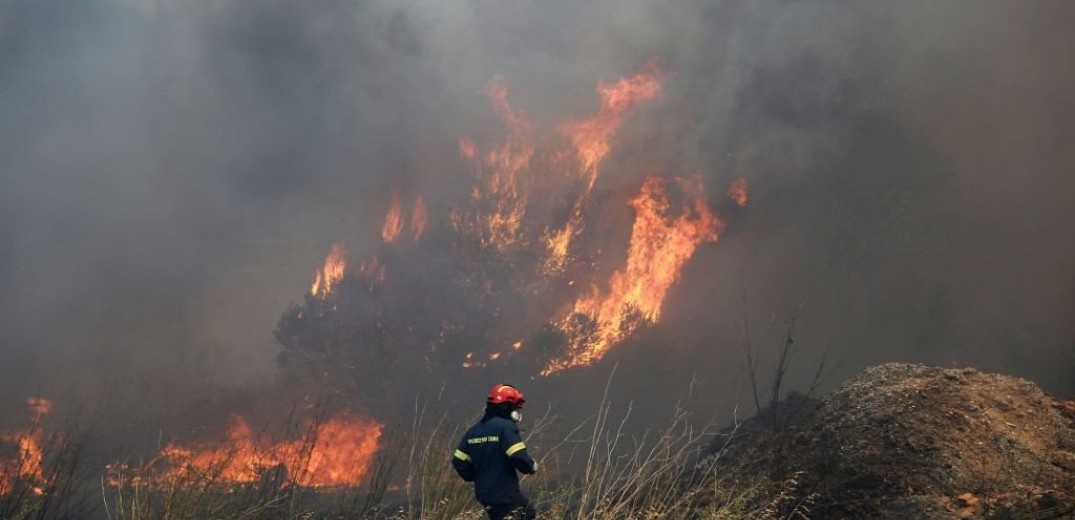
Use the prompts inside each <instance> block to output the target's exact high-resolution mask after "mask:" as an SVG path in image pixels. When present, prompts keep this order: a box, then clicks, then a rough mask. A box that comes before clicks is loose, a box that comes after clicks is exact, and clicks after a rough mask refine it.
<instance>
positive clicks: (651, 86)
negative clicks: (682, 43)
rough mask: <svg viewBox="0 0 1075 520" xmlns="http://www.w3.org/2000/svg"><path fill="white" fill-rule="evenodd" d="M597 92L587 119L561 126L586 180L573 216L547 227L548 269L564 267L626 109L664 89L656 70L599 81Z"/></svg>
mask: <svg viewBox="0 0 1075 520" xmlns="http://www.w3.org/2000/svg"><path fill="white" fill-rule="evenodd" d="M597 92H598V94H599V95H600V97H601V108H600V109H599V110H598V111H597V114H596V115H594V116H593V117H590V118H588V119H583V120H580V121H572V122H569V123H567V124H564V125H562V126H561V127H560V131H561V132H562V133H563V134H564V135H566V136H567V137H568V138H569V139H570V140H571V143H572V144H573V145H574V148H575V156H576V159H577V161H578V163H579V171H578V174H579V176H580V177H581V178H582V179H583V180H584V181H585V186H584V187H583V189H582V191H581V193H579V195H578V198H577V199H576V200H575V206H574V209H573V211H572V213H571V218H570V220H569V221H568V222H567V224H566V225H565V226H564V227H563V229H560V230H559V231H546V233H545V236H544V237H543V241H544V242H545V247H546V250H547V253H548V254H547V257H546V261H545V271H546V273H549V274H551V273H553V272H557V271H559V270H561V269H562V268H563V265H564V262H565V261H566V260H567V255H568V252H569V250H570V247H571V240H572V239H573V238H574V236H575V234H576V233H577V232H578V230H579V229H580V228H581V227H582V205H583V203H584V202H585V201H586V198H587V197H588V196H589V194H590V192H591V191H592V190H593V187H594V184H595V183H596V182H597V176H598V173H599V166H600V165H601V162H602V161H603V160H604V158H605V156H606V155H608V153H609V151H610V150H611V149H612V144H611V141H612V136H613V135H614V134H615V133H616V130H618V129H619V127H620V126H621V125H622V124H623V121H624V119H625V118H626V116H627V113H628V112H630V110H631V109H632V108H634V106H635V105H637V104H638V103H639V102H641V101H645V100H648V99H653V98H655V97H657V96H658V95H659V94H660V93H661V78H660V76H659V74H658V72H657V71H656V70H653V71H651V72H639V73H638V74H635V75H634V76H631V77H629V78H621V79H620V80H619V81H618V82H616V83H611V84H604V83H602V84H600V85H598V88H597Z"/></svg>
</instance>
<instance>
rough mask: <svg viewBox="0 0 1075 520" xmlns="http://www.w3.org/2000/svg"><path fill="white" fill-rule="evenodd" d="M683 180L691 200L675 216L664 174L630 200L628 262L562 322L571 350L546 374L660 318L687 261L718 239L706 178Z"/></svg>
mask: <svg viewBox="0 0 1075 520" xmlns="http://www.w3.org/2000/svg"><path fill="white" fill-rule="evenodd" d="M681 186H682V187H683V189H684V191H685V192H686V198H687V199H688V200H687V201H686V202H685V203H684V204H683V207H682V208H681V209H680V212H679V214H678V215H675V216H673V215H670V214H669V209H670V208H671V202H670V201H669V199H668V194H667V192H666V190H665V188H664V183H663V182H662V181H661V179H660V178H657V177H650V178H649V179H647V180H646V182H645V184H643V185H642V192H641V193H639V194H638V196H636V197H635V198H634V199H632V200H631V206H632V207H633V208H634V210H635V223H634V227H633V228H632V230H631V242H630V246H629V249H628V252H627V265H626V266H625V267H624V268H623V269H622V270H619V271H616V272H615V273H613V275H612V278H611V280H609V283H608V287H607V289H605V290H600V289H598V288H596V287H595V288H593V290H592V292H591V294H590V295H588V296H584V297H582V298H579V299H578V301H576V302H575V307H574V309H573V310H572V312H571V313H570V314H569V315H568V316H566V317H564V318H563V319H562V320H561V321H560V322H559V327H560V329H561V330H562V331H563V332H564V334H565V335H566V336H567V338H568V350H567V354H566V355H565V356H563V357H561V358H559V359H555V360H553V361H552V362H550V363H549V365H548V366H547V367H546V368H545V370H544V371H543V372H542V374H543V375H548V374H551V373H554V372H557V371H559V370H563V369H565V368H570V367H573V366H579V365H589V364H591V363H593V362H594V361H597V360H599V359H601V358H602V357H603V356H604V355H605V353H606V352H607V351H608V349H609V348H611V347H612V346H613V345H615V344H617V343H619V342H621V341H623V340H624V339H625V338H627V337H629V336H630V335H631V334H632V333H633V332H634V331H635V330H636V329H637V328H638V327H639V326H641V325H642V324H645V323H656V322H657V321H658V320H660V318H661V305H662V303H663V302H664V298H665V295H666V294H667V292H668V289H669V288H670V287H671V286H672V284H674V283H675V282H676V281H677V280H678V279H679V273H680V270H681V269H682V267H683V265H684V264H685V263H686V262H687V260H690V258H691V256H693V255H694V252H695V250H696V249H697V248H698V246H699V245H701V244H703V243H705V242H715V241H716V240H717V238H718V237H719V236H720V232H721V231H722V230H723V229H724V222H723V221H721V220H720V219H719V218H718V217H717V216H716V215H714V214H713V213H712V212H711V211H710V209H709V206H708V205H706V203H705V200H704V198H703V197H702V187H701V180H700V179H699V178H697V177H696V178H694V179H693V180H691V181H682V182H681Z"/></svg>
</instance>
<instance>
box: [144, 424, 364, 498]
mask: <svg viewBox="0 0 1075 520" xmlns="http://www.w3.org/2000/svg"><path fill="white" fill-rule="evenodd" d="M383 428H384V425H383V424H381V423H379V422H377V421H375V420H372V419H369V418H365V417H359V416H355V415H349V414H343V415H339V416H336V417H333V418H331V419H328V420H326V421H325V422H323V423H320V424H309V423H308V424H307V428H306V431H307V435H305V436H304V437H303V438H299V439H292V440H283V441H279V442H259V439H258V438H256V437H255V435H254V434H253V432H252V430H251V428H250V425H249V423H247V421H246V420H245V419H243V418H242V417H240V416H238V415H236V416H233V417H232V424H231V426H230V427H229V429H228V433H227V438H226V441H225V442H224V443H222V444H219V445H216V446H210V447H201V448H194V447H189V446H182V445H179V444H175V443H172V444H168V445H167V446H165V447H164V449H163V450H161V452H160V460H161V461H163V462H165V463H166V464H165V465H166V466H167V467H168V471H167V472H166V474H165V475H164V478H165V479H168V480H171V481H173V482H175V481H183V480H186V479H189V478H191V477H192V476H194V475H215V476H216V479H217V481H218V482H219V483H220V484H243V483H250V482H256V481H259V480H260V479H262V478H263V476H264V475H265V473H266V471H269V470H272V469H274V468H281V469H283V470H284V471H286V476H287V478H288V480H289V481H290V482H294V483H295V484H297V485H300V486H304V487H341V486H357V485H359V484H361V483H362V479H363V477H364V476H365V475H366V472H367V471H368V469H369V467H370V464H371V463H372V462H373V457H374V455H375V454H376V452H377V448H378V441H379V440H380V437H381V432H382V430H383Z"/></svg>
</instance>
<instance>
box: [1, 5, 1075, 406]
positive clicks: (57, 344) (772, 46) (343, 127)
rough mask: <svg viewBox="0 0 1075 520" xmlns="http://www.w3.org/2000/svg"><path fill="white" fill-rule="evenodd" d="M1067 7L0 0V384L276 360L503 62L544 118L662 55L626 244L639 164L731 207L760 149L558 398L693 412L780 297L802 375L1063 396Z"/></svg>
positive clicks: (220, 371)
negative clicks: (715, 216)
mask: <svg viewBox="0 0 1075 520" xmlns="http://www.w3.org/2000/svg"><path fill="white" fill-rule="evenodd" d="M1072 9H1073V8H1072V7H1068V6H1064V5H1046V4H1033V5H1031V4H1022V5H1011V4H1006V3H1002V2H995V3H992V2H986V3H981V2H974V3H973V4H972V3H970V2H965V3H964V2H956V3H951V2H949V3H943V4H936V3H933V2H927V1H921V2H917V1H915V2H901V3H899V4H896V5H863V4H859V3H853V2H848V3H838V4H833V3H824V2H810V1H798V2H796V1H775V0H773V1H749V2H748V1H731V0H729V1H722V2H702V1H696V0H677V1H675V2H646V1H642V0H633V1H629V2H611V1H592V2H577V1H567V0H554V1H543V2H532V1H521V0H472V1H469V2H444V1H439V0H425V1H420V0H413V1H406V2H398V1H386V0H385V1H376V0H367V1H343V0H338V1H337V0H325V1H318V2H290V1H284V0H251V1H246V2H210V1H193V2H190V1H183V2H180V1H168V0H157V1H153V0H90V1H85V2H78V3H77V4H73V3H70V2H61V1H40V0H34V1H29V0H6V1H3V2H0V172H2V173H3V181H2V189H0V240H2V243H3V244H4V247H3V248H2V249H0V331H2V333H0V353H2V356H3V359H4V360H5V362H4V363H3V364H0V388H2V389H3V395H4V397H5V399H4V401H5V402H4V403H3V407H4V408H5V409H6V410H18V409H19V408H20V407H21V402H22V399H23V398H24V397H25V396H27V395H32V394H35V393H49V394H65V393H66V394H70V395H81V396H83V397H85V396H87V395H112V394H122V395H123V396H124V398H125V399H130V400H135V401H137V402H139V403H141V405H140V406H141V408H140V409H144V410H146V411H150V410H151V411H152V412H153V413H161V414H166V413H169V411H175V410H181V409H184V408H185V407H187V406H189V405H190V404H191V403H193V402H196V401H198V400H201V399H215V398H219V397H220V396H222V395H228V393H229V392H232V391H234V390H235V389H236V388H241V387H249V386H252V385H253V386H257V385H270V384H272V381H274V378H275V376H276V372H277V371H278V364H277V361H276V360H277V355H278V353H279V350H280V347H279V346H278V345H276V344H274V341H273V337H272V332H273V330H274V327H275V326H276V324H277V320H278V318H279V317H280V315H281V313H282V312H284V311H285V310H286V309H287V308H288V306H289V304H291V303H293V302H299V301H300V300H301V298H302V295H303V294H304V293H305V292H306V291H308V287H309V284H310V282H311V280H312V278H313V275H314V272H315V271H316V269H317V268H318V267H319V266H320V265H321V262H322V261H323V259H324V256H325V254H327V252H328V251H329V248H330V246H331V244H332V243H334V242H337V241H345V242H346V243H347V244H348V247H349V249H350V251H351V252H352V253H354V254H355V255H356V256H357V257H372V256H375V255H376V254H377V253H378V248H379V244H380V232H381V224H382V220H381V219H382V217H383V215H384V213H385V211H386V210H387V209H388V207H389V202H390V200H391V196H392V193H393V191H394V190H395V191H396V192H398V193H400V194H401V195H402V198H403V200H405V201H412V200H414V197H415V196H416V195H422V196H423V197H424V199H425V201H426V203H427V204H428V207H429V218H430V221H431V225H433V224H435V223H436V222H437V221H439V222H440V224H441V225H443V223H444V222H445V221H446V220H447V218H448V213H449V211H450V210H451V207H452V204H453V202H454V201H457V200H460V198H461V197H466V194H467V193H468V189H469V186H468V185H467V180H466V175H465V169H464V168H463V166H461V162H460V160H459V157H458V148H457V147H458V139H459V137H460V136H462V135H469V136H474V137H475V138H478V139H482V138H495V137H496V136H497V134H498V133H499V132H502V131H503V130H502V126H501V125H500V123H499V121H498V120H497V118H496V115H495V113H494V112H493V111H492V110H491V109H490V108H489V104H488V99H487V98H486V97H485V96H484V95H483V94H482V92H483V89H484V88H485V87H486V86H487V85H488V84H489V81H490V80H491V79H492V78H493V77H497V76H499V77H501V78H503V81H504V82H505V84H507V85H508V86H509V88H510V100H511V103H512V105H513V106H514V107H517V108H518V109H520V110H522V111H525V113H526V114H527V115H528V116H529V117H530V118H531V119H532V120H533V122H534V126H535V127H536V128H541V129H546V131H551V129H555V128H556V125H557V124H559V123H560V122H562V121H564V120H566V119H569V118H571V117H577V116H579V115H585V114H589V113H592V112H593V111H594V110H595V107H596V106H597V102H598V101H597V97H596V94H595V90H594V89H595V86H596V85H597V84H598V82H601V81H604V82H609V81H615V80H616V79H617V78H619V77H621V76H624V75H626V74H630V73H631V72H633V71H637V70H639V69H640V68H642V67H645V66H646V65H647V64H648V63H656V64H658V66H659V67H660V69H661V70H662V71H663V73H664V74H665V75H666V78H667V81H666V84H665V87H664V94H663V96H662V98H661V99H660V100H657V101H655V102H654V103H652V104H650V105H648V106H646V107H643V108H641V109H639V110H638V111H637V112H635V113H633V114H632V115H631V116H630V119H629V120H628V121H627V123H626V125H625V126H624V128H623V131H622V132H621V133H620V134H618V135H617V136H616V139H615V144H614V147H613V151H612V154H611V156H610V157H609V159H608V161H607V163H606V165H605V166H604V167H603V168H602V170H603V171H602V176H601V179H600V181H599V183H598V185H597V187H596V188H595V190H596V191H595V196H594V205H595V207H596V208H599V209H600V212H601V213H602V214H606V215H611V216H607V217H605V220H604V221H606V222H608V223H616V224H619V227H616V228H615V229H611V228H612V226H610V229H611V230H610V231H609V232H610V233H611V234H612V235H613V238H611V239H609V240H611V241H613V242H615V241H616V238H615V237H616V236H619V237H620V238H619V239H620V240H622V239H623V233H626V232H627V230H628V229H629V225H628V224H623V223H622V222H620V221H621V220H626V221H628V222H629V219H630V217H631V214H630V210H629V207H627V206H626V205H625V204H624V201H625V197H626V196H628V194H631V193H634V192H636V191H637V189H638V187H639V186H640V184H641V181H642V179H643V177H645V176H647V175H653V174H659V175H662V176H688V175H691V174H695V173H698V174H699V175H701V176H702V177H703V180H704V183H705V185H706V189H707V191H708V193H709V194H710V199H711V201H713V203H714V204H717V203H718V200H719V199H721V197H722V194H723V190H725V189H726V187H727V186H728V184H729V183H730V182H731V181H732V180H733V179H736V178H739V177H743V178H746V179H747V180H748V181H749V183H750V186H751V201H750V204H749V205H748V207H747V208H744V209H741V210H739V209H728V210H727V211H726V213H727V214H726V215H725V216H726V217H727V218H728V220H729V222H728V229H727V232H726V233H725V235H724V236H723V237H722V239H721V241H720V242H719V243H717V244H710V245H706V246H703V247H702V248H701V249H700V250H699V251H698V253H697V255H696V256H695V257H694V258H693V259H692V260H691V262H689V263H688V264H687V266H686V268H685V270H684V272H683V273H682V279H681V283H680V284H678V285H677V286H676V287H674V288H673V289H672V292H671V294H670V295H669V297H668V300H667V301H666V308H665V310H664V312H663V318H662V321H661V323H659V324H657V325H655V326H654V327H652V328H650V329H648V330H646V331H644V332H643V333H642V334H640V335H639V336H638V337H637V338H635V339H633V340H631V341H630V342H628V344H626V345H624V346H623V347H622V348H620V349H617V350H616V352H615V353H614V355H611V356H610V357H609V359H607V360H605V361H603V362H602V365H601V366H600V367H598V368H597V369H580V370H579V371H578V372H576V373H572V374H570V375H566V376H564V377H562V378H560V379H557V380H555V381H552V382H550V381H548V380H540V379H539V380H535V381H534V382H533V383H532V384H534V385H536V386H537V387H538V388H541V390H542V392H544V393H545V395H546V398H547V400H549V401H553V400H560V401H566V400H570V398H569V397H567V396H569V395H575V394H573V393H572V392H573V391H575V390H578V389H580V388H587V389H593V388H597V387H599V386H600V385H601V384H603V383H604V381H605V377H606V375H607V372H608V370H609V367H611V366H612V365H613V364H615V363H616V362H620V363H622V364H623V367H622V368H621V369H620V370H621V372H620V373H619V374H618V375H617V379H616V381H617V383H616V384H617V386H618V387H620V388H618V389H617V390H618V391H620V392H622V394H621V395H625V396H627V397H628V398H634V399H639V400H647V399H649V400H652V401H653V402H654V406H666V404H664V403H665V402H666V401H668V400H669V399H670V398H672V397H673V396H674V395H675V394H676V393H677V392H681V391H683V390H684V389H685V388H686V386H687V383H686V382H687V381H689V380H690V379H691V377H694V378H696V380H697V381H698V384H699V385H702V386H703V387H705V388H707V389H708V392H709V393H708V395H710V396H712V397H711V398H709V399H708V401H706V402H704V403H703V404H704V406H707V407H714V408H719V407H729V406H730V405H731V404H733V403H734V402H736V401H737V400H741V399H742V398H743V396H744V395H745V394H742V393H741V392H742V391H743V386H742V380H741V379H737V378H739V377H741V374H742V370H741V369H742V366H743V356H742V351H741V348H740V338H741V336H742V332H743V323H744V321H746V322H749V324H750V328H749V332H750V334H751V337H752V340H753V343H754V344H755V345H756V346H757V348H759V349H767V348H770V347H769V346H773V347H774V348H775V346H776V345H778V344H779V342H780V341H781V335H782V333H783V331H782V328H783V326H782V323H783V322H784V321H785V320H786V319H788V318H789V317H790V316H792V315H793V314H794V315H796V316H797V317H798V320H797V324H798V325H797V329H796V337H797V339H798V341H799V342H800V343H801V344H803V345H804V352H805V354H803V356H804V357H803V358H801V359H800V360H798V363H800V364H801V366H802V367H805V368H804V369H803V370H801V371H800V372H802V373H801V374H798V373H797V374H795V375H793V380H794V383H795V385H797V386H799V387H802V386H805V385H807V384H808V383H809V379H810V375H811V374H812V365H813V363H814V362H816V361H817V359H818V357H820V356H821V354H822V353H823V352H826V351H827V352H828V356H829V360H830V363H840V368H839V369H838V370H837V372H836V374H835V375H834V378H835V380H838V379H839V378H841V377H843V376H844V375H846V374H849V373H852V372H855V371H857V370H859V369H861V368H862V367H864V366H866V365H868V364H873V363H878V362H881V361H887V360H897V359H898V360H909V361H923V362H929V363H937V364H949V363H954V364H973V365H978V366H981V367H983V368H986V369H994V370H1004V371H1006V372H1014V373H1016V374H1018V375H1023V376H1026V377H1030V378H1033V379H1035V380H1037V381H1039V382H1041V383H1043V384H1045V385H1046V386H1047V387H1048V388H1049V389H1051V390H1053V391H1055V392H1071V391H1075V387H1072V383H1071V378H1070V373H1071V369H1072V368H1073V363H1075V359H1073V358H1075V325H1073V323H1075V322H1073V321H1072V320H1071V316H1072V313H1073V311H1075V268H1073V267H1072V266H1073V265H1075V244H1073V241H1072V239H1071V238H1070V237H1071V233H1070V231H1069V230H1068V229H1067V228H1068V227H1069V226H1070V224H1071V223H1072V222H1075V186H1073V185H1072V184H1073V181H1072V177H1071V176H1070V175H1069V173H1070V172H1071V171H1072V167H1073V166H1075V153H1072V151H1071V150H1070V146H1069V143H1070V142H1071V139H1072V137H1075V135H1073V132H1075V127H1073V123H1072V121H1073V120H1075V119H1073V117H1072V116H1075V98H1073V97H1072V95H1071V92H1072V87H1073V86H1075V65H1073V64H1072V63H1071V60H1070V59H1069V58H1068V57H1069V56H1070V55H1071V51H1072V50H1073V48H1075V45H1073V44H1075V42H1073V38H1075V37H1073V36H1072V35H1071V33H1070V31H1068V30H1067V27H1066V26H1065V25H1064V23H1063V22H1064V20H1070V19H1071V18H1070V15H1071V14H1072V13H1071V11H1072ZM408 203H409V202H408ZM617 233H618V234H619V235H616V234H617ZM443 247H445V248H450V247H451V246H450V245H444V246H443ZM620 247H624V246H623V245H622V243H621V245H620ZM609 254H612V253H609ZM437 266H440V267H437ZM446 268H447V267H445V266H444V265H443V264H437V263H431V264H430V266H429V269H430V277H431V278H434V279H435V278H436V276H437V275H438V274H440V273H439V272H436V270H437V269H446ZM615 268H616V266H615V265H612V266H605V267H603V269H606V270H611V269H615ZM744 295H745V296H746V297H745V299H744ZM401 297H405V295H404V296H401ZM744 301H745V303H744ZM550 318H552V317H551V316H550ZM478 338H479V339H478V340H479V341H480V336H479V337H478ZM532 375H534V374H527V373H518V374H512V376H513V377H516V381H522V379H518V378H519V377H522V378H526V377H529V376H532ZM497 376H498V374H486V375H483V376H482V377H488V378H491V379H499V377H497ZM429 377H431V378H433V379H438V378H443V377H445V376H444V375H436V374H434V375H432V376H429ZM640 381H647V383H646V384H640V383H639V382H640ZM652 381H680V382H682V383H668V388H667V389H666V390H667V393H665V392H659V391H656V390H655V388H656V389H660V388H662V384H656V385H654V384H651V382H652ZM440 382H441V381H440V380H437V381H435V382H434V383H433V384H434V385H436V384H438V383H440ZM489 382H492V380H490V381H489ZM484 384H485V382H484V381H482V382H481V383H480V384H478V383H474V384H473V385H472V386H473V387H474V388H477V387H478V386H482V385H484ZM520 384H522V383H521V382H520ZM676 384H679V385H680V386H678V387H677V386H676ZM672 387H675V388H672ZM470 389H471V388H469V387H468V388H467V390H470ZM453 397H458V398H460V399H465V398H466V395H463V394H462V392H460V394H458V395H455V396H453ZM5 415H10V414H5Z"/></svg>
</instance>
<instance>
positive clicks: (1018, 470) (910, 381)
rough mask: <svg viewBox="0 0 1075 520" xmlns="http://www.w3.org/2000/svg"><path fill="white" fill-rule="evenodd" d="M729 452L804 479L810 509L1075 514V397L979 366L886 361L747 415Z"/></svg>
mask: <svg viewBox="0 0 1075 520" xmlns="http://www.w3.org/2000/svg"><path fill="white" fill-rule="evenodd" d="M736 437H737V439H735V440H733V442H732V443H731V444H730V446H729V447H728V449H727V451H726V452H725V453H724V455H723V456H722V457H721V459H723V461H724V462H723V463H725V464H735V465H742V467H746V468H749V469H750V470H753V471H757V472H762V473H765V474H766V475H767V476H769V477H772V478H773V479H774V480H787V479H791V480H793V481H794V482H796V485H795V490H794V493H796V494H797V495H798V497H797V498H798V501H796V502H795V503H799V504H802V505H803V506H804V509H803V511H805V510H809V513H806V514H805V515H804V516H809V517H811V518H937V519H948V518H1070V517H1073V513H1072V510H1073V508H1075V401H1060V400H1058V399H1056V398H1054V397H1052V396H1049V395H1048V394H1046V393H1045V392H1043V391H1042V390H1041V389H1040V388H1038V387H1037V386H1036V385H1034V384H1033V383H1031V382H1029V381H1026V380H1023V379H1018V378H1014V377H1009V376H1004V375H998V374H987V373H982V372H979V371H977V370H974V369H941V368H934V367H927V366H922V365H910V364H898V363H892V364H886V365H882V366H878V367H874V368H870V369H868V370H866V371H865V372H864V373H862V374H860V375H859V376H857V377H855V378H854V379H852V380H850V381H848V382H847V383H845V384H844V385H843V386H841V387H840V388H839V389H837V390H836V391H834V392H833V393H832V394H830V395H829V396H827V397H825V398H824V399H822V400H820V401H812V400H808V399H804V398H801V397H800V398H793V399H790V400H789V401H786V402H784V403H782V404H781V405H779V406H777V407H776V410H767V411H766V412H765V413H762V414H759V416H758V417H757V418H755V419H752V420H751V421H748V422H747V423H746V424H744V425H743V426H742V427H741V428H740V429H739V431H738V432H737V434H736Z"/></svg>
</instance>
